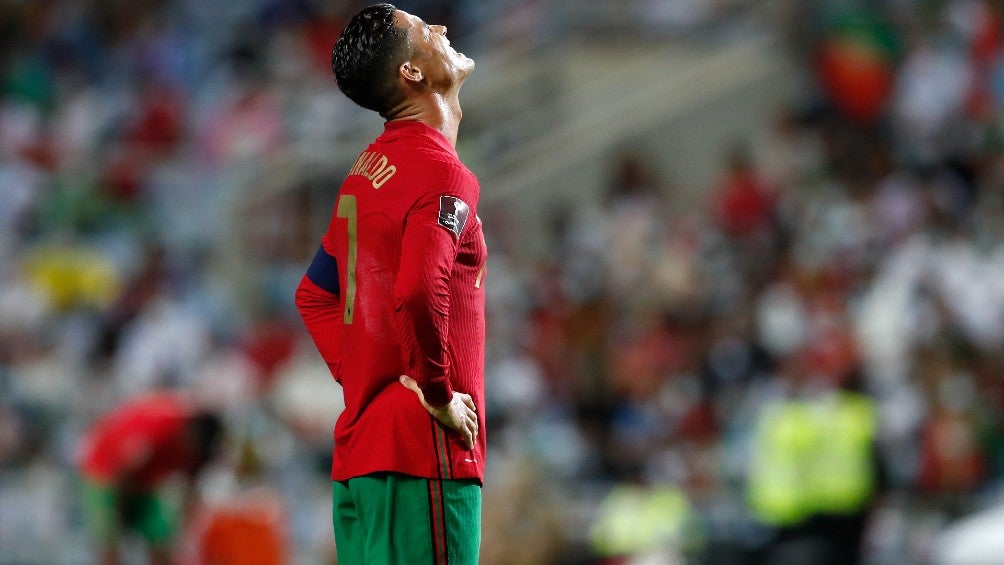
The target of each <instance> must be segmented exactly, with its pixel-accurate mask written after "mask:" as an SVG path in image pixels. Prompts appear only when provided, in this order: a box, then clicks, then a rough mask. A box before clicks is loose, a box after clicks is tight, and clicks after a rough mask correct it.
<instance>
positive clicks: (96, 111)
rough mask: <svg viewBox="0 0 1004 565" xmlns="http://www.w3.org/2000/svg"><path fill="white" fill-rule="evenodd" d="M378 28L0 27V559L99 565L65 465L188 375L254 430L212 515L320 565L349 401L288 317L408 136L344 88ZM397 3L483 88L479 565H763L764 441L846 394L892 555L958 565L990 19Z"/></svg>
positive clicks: (985, 184)
mask: <svg viewBox="0 0 1004 565" xmlns="http://www.w3.org/2000/svg"><path fill="white" fill-rule="evenodd" d="M361 4H362V3H359V2H345V1H341V2H336V1H331V2H323V1H319V0H288V1H286V0H246V1H240V2H202V1H200V0H176V1H167V0H128V1H127V0H91V1H87V0H32V1H27V0H25V1H19V0H5V1H3V2H0V38H2V39H0V562H3V563H87V562H88V561H89V559H90V557H89V553H88V551H87V544H86V538H85V536H84V530H83V527H82V524H81V515H80V508H79V492H78V488H79V483H78V482H77V479H76V477H75V474H74V473H73V470H72V461H73V453H74V450H75V443H76V441H77V438H78V437H79V435H80V433H81V432H82V430H83V429H84V428H85V426H86V425H87V423H88V422H90V421H93V419H94V418H95V417H96V416H97V415H98V414H100V413H101V412H102V411H104V410H106V409H108V408H109V407H111V406H113V405H114V404H115V403H116V402H118V401H119V400H120V399H122V398H125V397H127V396H129V395H132V394H135V393H138V392H142V391H145V390H150V389H152V388H155V387H158V386H169V387H182V388H188V389H194V390H196V391H198V393H199V394H200V395H202V396H203V397H205V398H207V399H212V400H213V401H214V402H216V403H218V405H219V406H221V407H222V409H223V410H224V413H225V415H226V418H227V420H228V423H229V424H230V427H231V430H232V432H233V435H232V438H231V442H230V443H229V444H228V451H227V460H226V462H225V463H224V464H221V465H220V466H219V468H217V469H214V470H213V472H212V473H210V474H209V475H207V476H206V477H205V479H204V481H203V484H202V488H203V491H204V493H205V495H206V497H207V500H208V501H209V503H210V505H211V507H214V508H216V509H217V510H219V509H224V510H226V509H230V510H234V509H237V510H240V511H247V512H248V513H250V514H253V515H256V516H258V518H259V519H261V520H264V522H265V523H272V524H276V525H278V530H279V531H280V532H281V533H282V539H283V541H282V548H283V552H284V553H285V555H286V557H287V558H288V559H289V562H293V563H318V562H324V561H325V560H330V557H331V555H332V545H333V541H332V540H331V534H330V526H329V524H330V517H329V516H330V515H329V512H330V507H329V503H328V500H329V495H330V494H329V484H328V481H327V478H326V477H327V466H328V461H329V456H330V455H329V454H330V451H329V450H330V429H331V426H332V425H333V422H334V419H335V417H336V416H337V410H338V403H339V394H338V390H337V386H336V385H335V384H334V383H333V382H332V381H331V379H330V377H329V376H328V375H327V373H326V370H325V368H324V366H323V365H322V364H321V363H319V362H318V358H317V356H316V354H315V352H314V351H313V349H312V347H311V346H310V343H309V340H308V337H307V335H306V332H304V331H303V330H302V328H301V326H300V324H299V321H298V319H297V318H296V315H295V312H294V309H293V307H292V300H291V297H292V293H293V289H294V287H295V284H296V282H297V281H298V279H299V276H300V275H301V274H302V272H303V270H304V268H305V265H306V264H307V262H308V260H309V254H310V253H311V251H313V250H314V249H315V248H316V242H317V238H318V237H319V236H320V234H321V232H322V230H323V227H324V225H325V223H326V221H327V219H328V216H329V214H330V205H331V201H332V196H333V190H334V189H335V188H336V187H337V184H338V183H339V182H340V179H341V177H342V176H343V175H344V173H345V171H346V169H347V168H348V166H349V165H350V163H351V160H352V159H353V158H354V156H355V154H356V152H358V151H359V150H360V149H361V148H362V147H363V144H365V143H366V142H367V141H368V140H369V139H371V138H372V137H373V135H374V134H375V133H376V132H378V131H379V130H380V121H379V119H377V118H376V117H375V116H371V115H368V114H367V113H365V112H363V111H361V110H359V109H357V108H355V107H353V106H352V105H351V103H349V102H348V101H347V100H346V99H345V98H344V97H342V96H341V94H340V93H338V92H337V90H336V88H335V85H334V83H333V79H332V77H331V74H330V67H329V57H330V45H331V42H332V40H333V38H334V37H336V36H337V33H338V31H339V29H340V27H341V26H342V25H343V24H344V22H345V18H346V17H348V16H349V15H351V14H352V13H354V11H355V10H356V9H357V8H358V7H359V6H360V5H361ZM397 5H398V6H399V7H400V8H402V9H406V10H408V11H411V12H413V13H416V14H418V15H420V16H422V17H423V18H425V19H426V20H427V21H430V22H438V23H445V24H446V25H448V27H449V30H450V36H451V39H452V41H453V44H454V45H456V46H458V48H459V49H460V50H462V51H465V52H466V53H468V54H470V55H472V56H473V57H474V58H475V59H476V61H477V62H478V68H477V71H476V72H475V74H474V75H473V76H472V77H471V79H470V80H469V81H468V83H467V85H466V86H465V90H464V93H463V97H462V100H463V103H464V111H465V114H464V122H463V125H462V127H461V132H460V139H459V142H458V149H459V151H460V154H461V157H462V158H463V159H464V160H465V162H467V163H468V164H469V165H470V167H471V169H472V170H473V171H474V172H475V173H476V174H478V175H479V177H480V180H481V184H482V190H483V194H482V204H481V210H480V215H481V216H482V218H483V219H484V221H485V229H486V233H487V236H488V240H489V247H490V250H491V253H492V258H491V265H490V270H489V280H490V283H489V285H488V289H489V309H490V334H491V335H490V342H489V349H488V365H487V366H488V374H487V380H488V389H489V399H490V404H491V405H490V406H489V407H488V410H489V418H490V434H491V436H490V444H491V461H490V468H489V472H488V486H487V487H486V489H485V503H486V511H485V532H484V544H483V557H484V562H485V563H489V564H492V563H590V562H597V561H598V560H600V559H602V558H603V556H604V555H605V554H606V553H609V552H610V551H611V548H612V547H616V548H621V549H623V550H624V551H625V552H627V553H634V554H637V555H647V556H649V557H650V558H651V559H653V561H649V562H656V563H661V562H674V560H675V559H685V560H688V561H691V562H702V561H703V562H712V563H727V562H733V563H742V562H746V561H748V560H749V559H750V556H751V555H753V554H755V553H756V550H757V548H758V547H760V546H761V545H762V544H763V542H764V539H765V538H766V534H765V530H764V528H763V525H762V524H760V523H758V519H757V515H756V512H755V509H752V508H751V507H750V504H749V497H748V495H747V482H748V480H749V474H750V473H751V472H752V471H751V463H750V462H751V460H753V458H754V456H755V453H754V451H755V448H754V447H753V446H754V445H756V443H755V438H754V437H753V436H754V435H755V434H754V430H755V429H757V427H756V423H757V422H758V419H759V418H760V417H761V415H762V414H763V413H764V410H766V408H765V407H767V406H769V405H771V403H772V402H775V401H777V400H778V399H780V398H782V397H783V396H784V395H785V394H786V391H790V390H792V389H793V388H797V389H798V390H800V391H801V394H803V395H804V396H805V397H807V398H812V397H813V395H823V394H825V392H826V391H832V390H833V389H834V388H836V387H840V386H845V385H849V384H853V385H855V386H857V387H858V388H859V389H860V390H863V391H864V392H865V393H866V394H867V396H868V397H869V398H870V399H871V400H872V401H873V402H874V403H875V405H876V406H877V407H878V409H879V412H878V413H879V418H878V426H877V430H876V436H875V438H876V442H877V447H878V449H877V450H876V461H875V462H876V465H877V467H878V468H879V469H881V473H880V476H881V477H882V480H881V481H880V482H879V483H878V484H877V485H876V487H875V497H874V505H873V506H872V507H870V511H869V512H868V522H867V524H868V527H867V531H866V536H865V550H864V552H865V555H866V557H867V560H868V561H869V562H883V563H890V562H896V563H912V562H915V563H926V562H953V561H952V559H953V556H954V558H958V555H959V554H957V553H953V552H956V551H958V550H957V546H958V543H955V542H954V541H953V540H958V539H960V538H959V536H961V535H963V534H962V533H960V530H958V529H954V530H953V526H955V527H957V525H958V524H959V523H960V522H959V521H960V520H965V519H967V518H968V517H970V516H974V515H979V513H981V512H982V513H990V514H991V515H992V514H993V512H994V507H995V503H997V502H999V499H1000V496H999V491H1000V478H1001V476H1002V473H1004V410H1002V408H1004V347H1002V346H1004V239H1002V236H1004V221H1002V218H1004V197H1002V194H1004V193H1002V188H1004V186H1002V185H1004V159H1002V154H1001V147H1002V145H1001V142H1002V137H1001V128H1002V125H1004V122H1002V116H1001V113H1000V109H1001V107H1002V106H1001V104H1002V102H1004V58H1002V53H1004V52H1002V36H1001V24H1000V22H1001V20H1000V18H1001V15H1002V12H1001V3H1000V2H995V1H989V0H888V1H884V2H836V1H832V2H831V1H817V2H806V1H795V0H792V1H790V2H785V1H768V2H750V1H742V0H626V1H622V2H604V1H597V0H592V1H579V2H573V1H570V0H485V1H475V0H469V1H456V2H447V1H437V0H413V1H401V2H398V3H397ZM615 485H620V486H627V485H631V486H632V488H635V489H637V490H635V491H631V492H635V493H641V495H640V496H638V497H635V498H630V497H629V498H627V499H622V500H620V504H621V505H620V506H616V507H615V510H611V507H612V506H613V505H610V504H607V505H604V501H609V497H608V495H609V494H610V493H612V492H615V491H614V490H612V487H614V486H615ZM651 500H659V501H661V502H660V503H659V504H663V506H659V507H658V508H655V509H653V508H652V507H651V506H646V504H647V503H648V502H649V501H651ZM241 509H243V510H241ZM235 512H237V514H240V512H239V511H235ZM604 512H613V513H614V514H616V516H615V517H614V518H612V519H611V518H610V517H609V516H606V520H607V521H603V520H601V519H600V518H601V516H604V514H603V513H604ZM647 512H648V514H646V513H647ZM996 512H997V516H1000V511H999V510H997V511H996ZM638 516H645V517H647V519H646V520H639V521H638V522H633V521H632V520H633V519H634V518H637V517H638ZM269 520H271V522H269ZM618 520H621V522H618ZM597 524H601V525H599V526H598V525H597ZM603 524H605V525H603ZM612 524H620V526H616V525H612ZM624 524H626V525H627V526H626V528H623V527H622V526H623V525H624ZM989 524H990V528H991V531H992V530H993V528H997V529H998V531H999V529H1000V528H1004V519H998V520H997V521H996V522H994V521H992V520H991V521H990V522H989ZM603 528H608V529H609V530H611V531H613V530H616V531H617V532H618V533H616V534H611V533H610V532H609V531H607V532H604V531H603ZM618 528H621V529H618ZM624 532H627V534H625V533H624ZM221 535H223V534H221ZM193 536H194V534H193ZM998 537H999V536H998ZM192 539H196V537H192ZM972 539H976V540H977V541H969V542H966V543H965V544H963V545H965V547H966V548H967V550H969V551H976V550H978V549H979V548H980V547H981V545H980V544H981V543H982V542H980V541H979V539H980V538H979V536H978V535H977V536H976V537H975V538H972ZM988 540H989V541H988ZM810 541H811V540H810ZM983 541H985V542H987V543H990V542H993V541H994V540H993V536H990V537H989V538H984V540H983ZM220 543H223V542H220ZM618 544H619V545H618ZM189 545H190V547H189V555H190V556H191V555H194V554H195V553H196V551H197V547H196V546H197V545H198V544H196V543H194V542H193V543H191V544H189ZM813 547H814V546H812V544H811V543H810V544H809V545H806V546H804V547H802V548H801V549H800V550H798V551H799V552H800V553H798V555H800V556H801V557H797V558H801V559H803V561H800V562H810V563H811V562H820V561H818V559H816V557H818V556H816V555H815V554H814V553H813V552H814V551H815V550H814V549H813ZM796 553H797V552H796ZM134 555H138V554H135V553H134ZM997 555H999V553H998V554H997ZM814 556H815V557H814ZM970 559H972V557H970Z"/></svg>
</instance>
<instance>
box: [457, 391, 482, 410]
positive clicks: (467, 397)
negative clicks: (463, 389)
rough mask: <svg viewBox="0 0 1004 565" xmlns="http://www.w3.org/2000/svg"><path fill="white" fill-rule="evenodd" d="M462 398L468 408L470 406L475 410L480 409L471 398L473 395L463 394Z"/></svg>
mask: <svg viewBox="0 0 1004 565" xmlns="http://www.w3.org/2000/svg"><path fill="white" fill-rule="evenodd" d="M461 398H463V399H464V404H465V405H467V407H468V408H470V409H471V410H472V411H474V412H477V411H478V407H477V405H476V404H474V399H473V398H471V395H469V394H465V395H463V396H461Z"/></svg>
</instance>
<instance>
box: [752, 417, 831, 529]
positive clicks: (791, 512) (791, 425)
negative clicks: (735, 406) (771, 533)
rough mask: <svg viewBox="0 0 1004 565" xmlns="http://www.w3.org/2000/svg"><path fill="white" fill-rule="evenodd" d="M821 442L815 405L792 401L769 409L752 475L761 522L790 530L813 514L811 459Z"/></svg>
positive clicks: (759, 428)
mask: <svg viewBox="0 0 1004 565" xmlns="http://www.w3.org/2000/svg"><path fill="white" fill-rule="evenodd" d="M817 441H818V438H817V426H816V422H815V417H814V414H813V411H812V409H811V407H810V406H809V405H808V404H807V403H806V402H804V401H801V400H786V401H783V402H779V403H777V404H774V405H772V406H768V407H766V408H765V409H764V412H763V413H762V414H761V415H760V418H759V419H758V421H757V423H756V429H755V431H754V438H753V445H752V448H753V451H752V454H751V461H750V467H749V475H748V496H749V499H748V500H749V504H750V507H751V509H752V510H753V512H754V514H755V515H756V516H757V518H759V519H760V520H761V521H763V522H765V523H767V524H771V525H775V526H786V525H794V524H797V523H799V522H801V521H802V520H803V519H805V518H806V516H808V515H809V513H810V512H811V509H810V505H809V504H807V500H808V493H809V489H810V478H809V473H808V468H807V466H806V461H807V460H808V459H809V458H810V456H811V452H812V450H813V449H814V447H815V445H816V443H817Z"/></svg>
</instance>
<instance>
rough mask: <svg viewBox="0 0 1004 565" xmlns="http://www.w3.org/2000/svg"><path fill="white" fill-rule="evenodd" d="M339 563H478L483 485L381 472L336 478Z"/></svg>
mask: <svg viewBox="0 0 1004 565" xmlns="http://www.w3.org/2000/svg"><path fill="white" fill-rule="evenodd" d="M333 494H334V496H333V504H332V506H333V511H332V514H333V520H334V526H335V546H336V549H337V551H338V562H339V563H372V564H379V565H391V564H401V565H413V564H424V563H430V564H433V565H438V564H440V563H449V564H450V565H467V564H470V565H474V564H476V563H477V562H478V553H479V551H480V548H481V485H480V484H478V482H477V481H473V480H435V479H422V478H417V477H410V476H407V475H400V474H397V473H380V474H375V475H367V476H364V477H356V478H353V479H349V480H348V481H344V482H341V481H334V482H333Z"/></svg>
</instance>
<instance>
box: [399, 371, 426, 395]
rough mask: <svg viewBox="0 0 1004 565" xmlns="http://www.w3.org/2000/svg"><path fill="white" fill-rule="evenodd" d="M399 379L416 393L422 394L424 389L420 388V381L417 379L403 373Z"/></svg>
mask: <svg viewBox="0 0 1004 565" xmlns="http://www.w3.org/2000/svg"><path fill="white" fill-rule="evenodd" d="M398 380H399V381H401V384H403V385H404V387H405V388H407V389H408V390H410V391H412V392H414V393H415V394H422V389H420V388H418V381H416V380H415V379H413V378H411V377H409V376H408V375H401V376H400V378H398Z"/></svg>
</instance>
